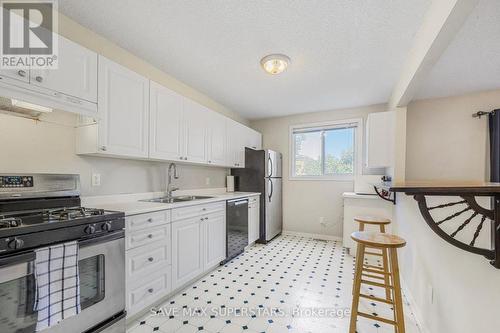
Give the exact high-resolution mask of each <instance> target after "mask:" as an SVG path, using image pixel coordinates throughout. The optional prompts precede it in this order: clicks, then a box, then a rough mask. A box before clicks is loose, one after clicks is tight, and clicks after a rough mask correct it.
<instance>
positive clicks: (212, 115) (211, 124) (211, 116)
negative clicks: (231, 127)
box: [207, 111, 227, 166]
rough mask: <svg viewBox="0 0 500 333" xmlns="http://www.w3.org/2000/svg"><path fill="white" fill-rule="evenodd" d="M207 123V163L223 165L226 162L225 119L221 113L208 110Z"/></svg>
mask: <svg viewBox="0 0 500 333" xmlns="http://www.w3.org/2000/svg"><path fill="white" fill-rule="evenodd" d="M207 123H208V130H207V159H208V164H211V165H222V166H224V165H226V163H227V162H226V160H227V157H226V154H227V142H226V132H227V129H226V119H225V118H224V116H223V115H221V114H219V113H217V112H213V111H210V112H208V121H207Z"/></svg>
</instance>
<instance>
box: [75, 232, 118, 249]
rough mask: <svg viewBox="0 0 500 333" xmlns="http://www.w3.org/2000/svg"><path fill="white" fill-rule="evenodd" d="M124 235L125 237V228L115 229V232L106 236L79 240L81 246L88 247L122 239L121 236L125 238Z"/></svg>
mask: <svg viewBox="0 0 500 333" xmlns="http://www.w3.org/2000/svg"><path fill="white" fill-rule="evenodd" d="M124 237H125V230H119V231H115V232H112V233H109V234H106V235H104V236H99V237H94V238H88V239H83V240H81V241H79V242H78V245H79V246H80V247H87V246H91V245H96V244H99V243H104V242H110V241H112V240H115V239H120V238H124Z"/></svg>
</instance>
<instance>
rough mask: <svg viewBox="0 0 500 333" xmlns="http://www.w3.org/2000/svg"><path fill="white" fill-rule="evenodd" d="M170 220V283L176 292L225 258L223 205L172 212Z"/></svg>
mask: <svg viewBox="0 0 500 333" xmlns="http://www.w3.org/2000/svg"><path fill="white" fill-rule="evenodd" d="M186 217H187V218H186ZM172 221H173V222H172V246H173V250H172V253H173V258H172V284H173V288H174V289H176V288H178V287H180V286H182V285H184V284H185V283H187V282H189V281H191V280H192V279H193V278H195V277H196V276H198V275H200V274H201V273H203V272H206V271H207V270H209V269H211V268H212V267H214V266H216V265H218V264H219V263H220V262H221V261H223V260H224V259H225V258H226V205H225V202H218V203H215V204H207V205H196V206H191V207H183V208H178V209H173V210H172Z"/></svg>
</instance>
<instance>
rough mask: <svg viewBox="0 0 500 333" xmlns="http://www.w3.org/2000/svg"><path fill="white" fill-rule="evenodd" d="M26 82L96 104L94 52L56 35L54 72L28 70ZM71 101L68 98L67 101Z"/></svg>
mask: <svg viewBox="0 0 500 333" xmlns="http://www.w3.org/2000/svg"><path fill="white" fill-rule="evenodd" d="M30 83H31V84H32V85H35V86H38V87H41V88H45V89H49V90H52V91H54V92H58V93H62V94H65V95H68V96H72V97H75V98H74V99H73V101H74V103H78V99H83V100H86V101H89V102H92V103H96V102H97V53H95V52H92V51H90V50H88V49H86V48H84V47H83V46H80V45H78V44H76V43H74V42H72V41H70V40H68V39H66V38H64V37H62V36H59V54H58V68H57V69H31V70H30ZM68 100H69V101H71V99H68Z"/></svg>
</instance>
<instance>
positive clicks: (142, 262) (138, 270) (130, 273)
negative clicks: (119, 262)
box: [125, 240, 172, 283]
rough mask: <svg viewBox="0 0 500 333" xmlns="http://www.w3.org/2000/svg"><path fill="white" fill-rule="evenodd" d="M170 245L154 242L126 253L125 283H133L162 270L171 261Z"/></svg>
mask: <svg viewBox="0 0 500 333" xmlns="http://www.w3.org/2000/svg"><path fill="white" fill-rule="evenodd" d="M170 251H171V243H170V240H169V241H167V242H164V241H161V242H155V243H153V244H151V245H147V246H142V247H139V248H136V249H132V250H130V251H127V253H126V254H125V257H126V259H127V264H126V267H127V281H129V282H130V283H135V282H137V280H139V278H140V277H144V276H147V275H148V274H150V273H154V272H158V271H160V270H164V269H165V268H164V267H166V266H169V265H170V264H171V261H172V257H171V252H170Z"/></svg>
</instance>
